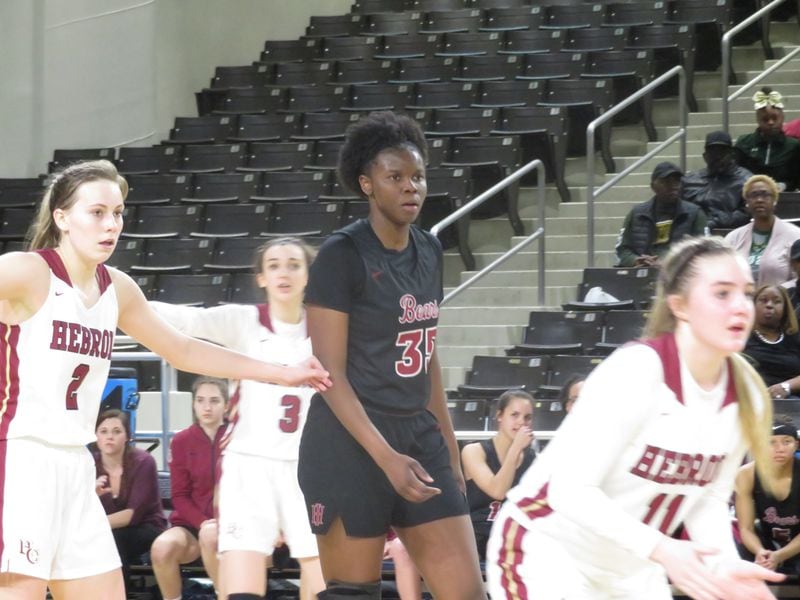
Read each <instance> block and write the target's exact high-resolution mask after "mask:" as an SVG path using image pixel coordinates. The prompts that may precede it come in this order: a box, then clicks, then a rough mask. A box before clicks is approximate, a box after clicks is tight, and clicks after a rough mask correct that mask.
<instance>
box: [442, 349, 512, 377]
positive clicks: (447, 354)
mask: <svg viewBox="0 0 800 600" xmlns="http://www.w3.org/2000/svg"><path fill="white" fill-rule="evenodd" d="M520 339H521V338H520ZM437 341H438V340H437ZM436 350H437V352H439V362H440V363H441V365H442V367H445V368H447V367H458V368H460V369H464V370H466V369H469V368H470V367H471V366H472V358H473V357H474V356H479V355H480V356H503V355H504V354H505V348H504V347H500V346H484V345H481V346H444V345H442V346H438V345H437V348H436ZM459 383H464V381H463V379H462V380H461V381H459Z"/></svg>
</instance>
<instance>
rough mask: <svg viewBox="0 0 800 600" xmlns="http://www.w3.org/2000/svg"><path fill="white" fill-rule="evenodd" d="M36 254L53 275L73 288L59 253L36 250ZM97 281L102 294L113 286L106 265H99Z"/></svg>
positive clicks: (48, 250)
mask: <svg viewBox="0 0 800 600" xmlns="http://www.w3.org/2000/svg"><path fill="white" fill-rule="evenodd" d="M35 252H36V253H37V254H38V255H39V256H41V257H42V258H43V259H44V261H45V262H46V263H47V266H48V267H50V270H51V271H52V272H53V275H55V276H56V277H58V278H59V279H60V280H61V281H63V282H64V283H66V284H67V285H68V286H69V287H73V286H72V281H71V280H70V278H69V273H67V268H66V267H65V266H64V261H63V260H61V256H59V254H58V252H56V251H55V250H54V249H53V248H43V249H41V250H35ZM95 279H97V285H98V287H99V288H100V293H101V294H102V293H103V292H105V291H106V290H107V289H108V286H109V285H111V275H110V274H109V272H108V269H106V266H105V265H97V270H96V271H95Z"/></svg>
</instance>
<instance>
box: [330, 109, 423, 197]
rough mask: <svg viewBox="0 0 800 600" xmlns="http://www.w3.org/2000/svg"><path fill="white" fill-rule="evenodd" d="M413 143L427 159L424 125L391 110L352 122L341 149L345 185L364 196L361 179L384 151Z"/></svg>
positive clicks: (341, 165) (342, 173)
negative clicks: (370, 164)
mask: <svg viewBox="0 0 800 600" xmlns="http://www.w3.org/2000/svg"><path fill="white" fill-rule="evenodd" d="M404 146H412V147H413V148H414V149H416V150H417V151H418V152H419V153H420V154H421V155H422V159H423V160H424V161H425V162H426V163H427V161H428V145H427V144H426V143H425V135H424V134H423V133H422V128H421V127H420V126H419V124H418V123H417V122H416V121H415V120H414V119H412V118H410V117H408V116H406V115H398V114H395V113H393V112H391V111H380V112H373V113H370V114H369V115H367V116H366V117H363V118H362V119H359V120H358V121H357V122H355V123H353V124H352V125H350V127H348V128H347V131H346V132H345V138H344V144H343V145H342V149H341V150H340V152H339V166H338V169H337V171H338V175H339V181H341V183H342V185H344V186H345V187H347V188H348V189H349V190H350V191H351V192H353V193H355V194H357V195H358V196H362V197H364V196H365V194H364V192H363V191H361V185H359V183H358V178H359V177H360V176H361V175H363V174H364V172H365V171H366V170H367V168H368V165H369V163H371V162H372V161H373V160H375V157H376V156H377V155H378V154H379V153H380V152H382V151H384V150H387V149H390V148H403V147H404Z"/></svg>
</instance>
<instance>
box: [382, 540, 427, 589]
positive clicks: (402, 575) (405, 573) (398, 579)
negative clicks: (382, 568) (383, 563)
mask: <svg viewBox="0 0 800 600" xmlns="http://www.w3.org/2000/svg"><path fill="white" fill-rule="evenodd" d="M384 553H385V554H386V555H387V556H388V557H389V558H391V559H392V561H393V562H394V581H395V583H396V584H397V593H398V594H399V595H400V600H411V599H412V598H413V599H414V600H419V599H420V598H421V597H422V579H421V578H420V574H419V571H418V570H417V566H416V565H415V564H414V561H413V560H411V556H410V555H409V554H408V550H406V547H405V546H404V545H403V542H402V541H401V540H400V538H397V537H396V538H394V539H392V540H387V541H386V546H385V547H384Z"/></svg>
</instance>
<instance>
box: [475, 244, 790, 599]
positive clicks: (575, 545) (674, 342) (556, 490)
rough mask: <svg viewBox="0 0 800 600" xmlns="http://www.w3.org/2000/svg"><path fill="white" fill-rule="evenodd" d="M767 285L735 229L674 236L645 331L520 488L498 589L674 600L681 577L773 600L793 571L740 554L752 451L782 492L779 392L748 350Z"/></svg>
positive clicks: (694, 590) (497, 573)
mask: <svg viewBox="0 0 800 600" xmlns="http://www.w3.org/2000/svg"><path fill="white" fill-rule="evenodd" d="M753 287H754V286H753V279H752V275H751V273H750V270H749V269H748V268H747V265H746V264H745V262H744V261H743V260H742V259H741V257H739V256H738V255H737V254H736V252H735V250H734V249H733V248H731V247H730V245H728V244H727V243H725V242H724V240H722V239H721V238H719V237H700V238H688V239H686V240H682V241H680V242H678V243H676V244H675V245H674V246H673V248H672V249H671V250H670V252H669V254H668V255H667V256H665V257H664V260H663V262H662V264H661V268H660V271H659V282H658V289H657V294H656V299H655V302H654V305H653V308H652V310H651V312H650V316H649V319H648V322H647V325H646V327H645V331H644V336H645V337H643V338H642V339H641V340H639V341H638V342H634V343H630V344H626V345H625V346H623V347H621V348H619V349H618V350H616V351H615V352H613V353H612V354H611V356H609V357H608V358H606V359H604V360H603V362H602V363H601V364H600V365H598V366H597V367H596V368H595V369H594V370H593V371H592V373H591V375H589V377H588V378H587V379H586V383H585V384H584V387H583V390H581V400H580V401H579V402H578V404H577V405H576V406H575V408H574V409H573V410H572V412H571V413H570V415H569V416H568V417H567V418H566V419H565V420H564V423H563V424H562V426H561V428H560V429H559V431H558V435H557V436H556V437H555V439H553V441H552V442H550V444H548V446H547V448H545V450H544V451H543V452H542V454H541V455H540V456H539V457H538V458H537V460H536V462H534V463H533V465H531V467H530V468H529V469H528V470H527V472H526V473H525V474H524V475H523V476H522V479H521V480H520V483H519V485H517V486H516V487H514V488H512V489H511V490H510V491H509V492H508V495H507V498H506V502H505V503H504V504H503V506H502V507H501V508H500V512H499V513H498V515H497V517H496V520H495V524H494V526H493V528H492V533H491V536H490V538H489V544H488V546H487V552H486V575H487V580H488V584H489V593H490V594H491V597H492V598H505V597H511V596H518V597H528V598H636V599H638V598H648V599H651V598H652V599H655V598H657V599H659V600H662V599H668V598H671V597H672V596H671V594H670V587H669V582H668V578H669V579H670V580H671V581H672V583H673V584H675V585H676V586H677V587H678V588H680V589H681V591H682V592H683V593H685V594H686V595H687V596H689V597H692V598H708V599H711V598H714V599H718V600H732V599H745V598H747V599H748V600H749V599H755V598H759V599H761V600H766V599H767V598H770V592H769V590H768V588H767V586H766V585H765V581H782V580H783V579H784V576H782V575H779V574H777V573H774V572H772V571H770V570H768V569H765V568H763V567H761V566H758V565H754V564H752V563H749V562H746V561H743V560H741V559H740V558H739V556H738V553H737V551H736V547H735V545H734V543H733V536H732V535H731V525H730V519H729V516H728V514H729V513H728V499H729V498H730V496H731V494H732V492H733V486H734V481H735V478H736V473H737V471H738V469H739V466H740V465H741V464H742V459H743V458H744V457H745V455H746V454H747V451H748V447H749V449H750V451H751V452H752V453H753V456H755V457H756V463H757V467H758V473H759V476H760V477H761V478H762V482H763V483H764V485H765V486H767V488H768V489H773V488H772V487H771V484H772V481H773V479H772V476H771V470H770V466H771V456H770V448H769V431H770V426H771V424H772V415H771V412H772V411H771V403H770V399H769V397H768V395H767V390H766V388H765V387H764V384H763V382H762V381H761V378H760V377H759V376H758V374H757V373H756V372H755V371H754V370H753V369H752V368H751V367H750V365H749V364H748V363H747V361H746V360H745V359H743V358H742V357H741V356H739V354H738V352H740V351H741V350H742V349H743V348H744V345H745V342H746V341H747V337H748V334H749V331H750V328H751V327H752V324H753V313H754V308H753V302H752V291H753ZM676 450H677V451H676ZM681 524H682V525H683V526H684V527H685V529H686V533H687V536H686V538H685V539H675V538H674V537H672V536H673V534H674V533H675V531H676V529H677V528H678V527H679V526H680V525H681Z"/></svg>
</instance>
